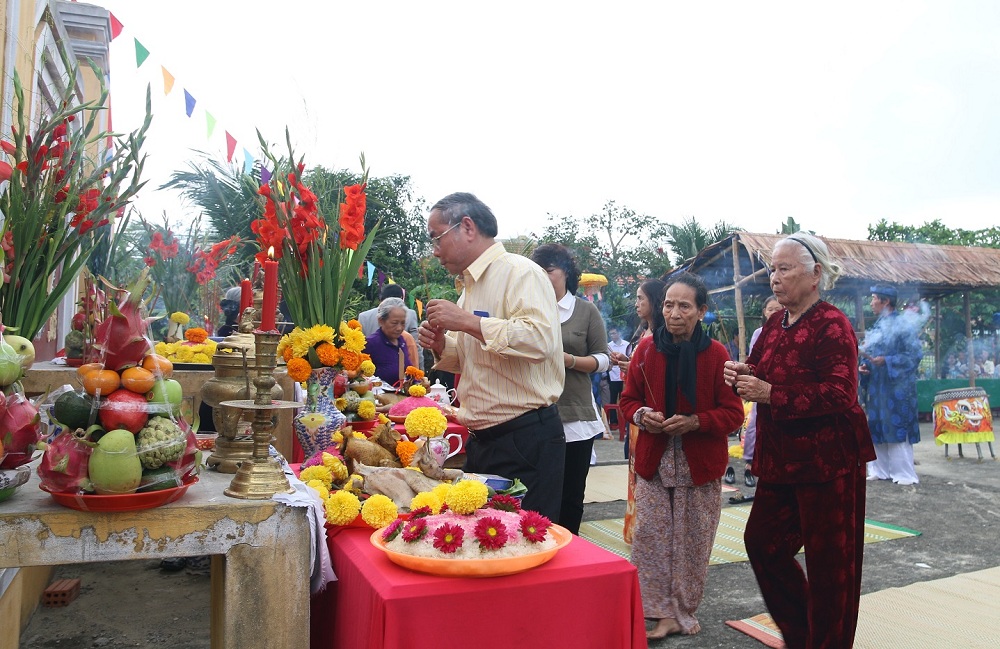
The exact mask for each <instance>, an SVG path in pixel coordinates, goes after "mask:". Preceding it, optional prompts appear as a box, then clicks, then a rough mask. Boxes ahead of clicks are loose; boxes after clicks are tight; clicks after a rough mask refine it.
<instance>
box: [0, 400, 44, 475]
mask: <svg viewBox="0 0 1000 649" xmlns="http://www.w3.org/2000/svg"><path fill="white" fill-rule="evenodd" d="M41 430H42V427H41V416H39V414H38V408H36V407H35V404H33V403H31V401H29V400H28V399H27V398H26V397H25V396H24V395H23V394H19V393H16V394H12V395H11V396H9V397H7V409H6V411H5V412H4V413H3V416H2V417H0V438H2V439H3V447H4V450H5V451H6V452H7V455H5V456H4V458H3V460H0V469H13V468H15V467H18V466H21V465H22V464H27V463H28V462H29V461H30V460H31V454H32V452H34V450H35V444H37V443H38V440H40V439H41Z"/></svg>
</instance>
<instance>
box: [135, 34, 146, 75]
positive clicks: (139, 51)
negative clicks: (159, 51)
mask: <svg viewBox="0 0 1000 649" xmlns="http://www.w3.org/2000/svg"><path fill="white" fill-rule="evenodd" d="M148 56H149V50H147V49H146V48H145V47H143V46H142V43H140V42H139V39H138V38H137V39H135V67H137V68H141V67H142V64H143V63H145V62H146V57H148Z"/></svg>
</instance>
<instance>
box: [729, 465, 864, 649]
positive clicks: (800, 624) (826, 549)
mask: <svg viewBox="0 0 1000 649" xmlns="http://www.w3.org/2000/svg"><path fill="white" fill-rule="evenodd" d="M865 487H866V483H865V465H864V464H862V465H861V466H860V467H856V468H855V469H853V470H852V471H851V472H850V473H848V474H847V475H845V476H842V477H840V478H836V479H834V480H831V481H830V482H823V483H819V484H773V483H768V482H765V481H764V480H760V481H759V482H758V483H757V493H756V495H755V497H754V504H753V509H752V510H751V512H750V519H749V520H748V521H747V527H746V532H745V533H744V541H745V542H746V548H747V555H748V556H749V557H750V565H751V566H752V567H753V571H754V575H755V576H756V577H757V583H758V584H759V585H760V592H761V595H762V596H763V597H764V603H765V604H766V605H767V610H768V612H770V614H771V617H772V618H773V619H774V621H775V623H776V624H777V625H778V628H779V629H781V633H782V635H783V636H784V638H785V646H786V647H788V649H820V648H824V649H841V648H844V649H848V648H849V647H851V646H853V644H854V633H855V630H856V629H857V625H858V605H859V603H860V599H861V564H862V559H863V556H864V531H865ZM803 546H804V547H805V560H806V573H808V580H807V579H806V574H804V573H803V571H802V566H801V565H800V564H799V562H798V561H796V559H795V555H796V553H797V552H798V551H799V549H800V548H802V547H803Z"/></svg>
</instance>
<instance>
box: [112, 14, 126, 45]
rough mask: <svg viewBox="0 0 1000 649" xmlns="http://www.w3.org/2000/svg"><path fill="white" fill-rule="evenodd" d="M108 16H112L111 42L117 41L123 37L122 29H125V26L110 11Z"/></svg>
mask: <svg viewBox="0 0 1000 649" xmlns="http://www.w3.org/2000/svg"><path fill="white" fill-rule="evenodd" d="M108 15H109V16H111V40H115V39H116V38H118V37H119V36H121V35H122V28H123V27H125V25H123V24H122V21H120V20H118V19H117V18H115V15H114V14H113V13H111V12H110V11H109V12H108Z"/></svg>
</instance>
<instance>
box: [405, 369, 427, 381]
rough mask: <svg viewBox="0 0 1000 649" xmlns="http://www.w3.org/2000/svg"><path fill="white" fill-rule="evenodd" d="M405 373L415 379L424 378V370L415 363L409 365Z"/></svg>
mask: <svg viewBox="0 0 1000 649" xmlns="http://www.w3.org/2000/svg"><path fill="white" fill-rule="evenodd" d="M404 374H406V375H407V376H409V377H411V378H412V379H413V380H414V381H419V380H420V379H422V378H424V371H423V370H422V369H420V368H419V367H414V366H413V365H407V366H406V371H405V372H404Z"/></svg>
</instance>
